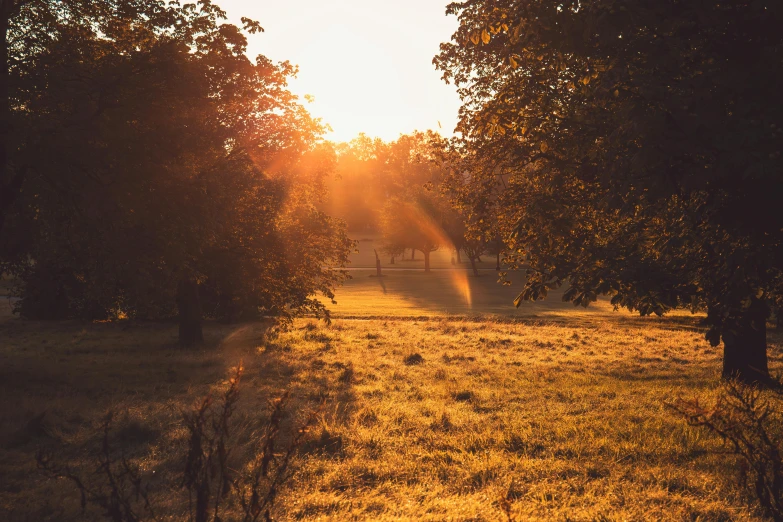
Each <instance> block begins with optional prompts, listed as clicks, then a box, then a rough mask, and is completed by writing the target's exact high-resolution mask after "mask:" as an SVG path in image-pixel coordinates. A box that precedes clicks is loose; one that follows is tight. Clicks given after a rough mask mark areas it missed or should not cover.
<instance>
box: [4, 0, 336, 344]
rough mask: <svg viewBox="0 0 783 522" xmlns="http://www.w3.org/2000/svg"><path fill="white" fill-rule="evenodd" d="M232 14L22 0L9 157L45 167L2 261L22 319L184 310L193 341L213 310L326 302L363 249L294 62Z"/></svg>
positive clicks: (11, 224)
mask: <svg viewBox="0 0 783 522" xmlns="http://www.w3.org/2000/svg"><path fill="white" fill-rule="evenodd" d="M224 17H225V14H224V13H223V12H222V11H221V10H220V9H219V8H217V7H216V6H215V5H213V4H212V3H211V2H209V1H207V0H202V1H200V2H198V3H197V4H185V5H183V6H179V5H177V4H170V3H167V2H158V1H151V0H137V1H134V2H119V1H109V0H105V1H104V0H100V1H96V2H78V1H76V0H74V1H70V2H45V1H43V0H36V1H31V2H29V3H27V4H24V5H22V7H21V9H20V11H19V14H18V16H17V18H16V19H15V22H14V23H15V24H16V25H15V27H16V29H15V30H16V31H17V32H18V33H19V34H21V35H23V36H21V38H22V39H23V40H24V41H25V43H24V45H18V46H16V47H15V48H14V49H15V52H16V54H15V55H14V57H13V59H14V63H15V64H17V65H16V66H15V68H12V73H13V74H12V75H11V77H12V80H13V81H12V84H11V85H12V96H11V99H12V100H13V102H14V104H13V106H12V108H13V111H12V112H13V115H14V121H15V122H17V123H16V127H17V128H18V129H20V134H21V135H23V136H24V139H20V140H18V142H17V143H16V144H15V145H14V148H13V150H14V160H13V161H12V162H11V164H13V165H25V168H26V169H27V172H28V173H29V175H28V176H26V178H25V180H24V183H23V184H22V186H21V190H20V192H19V195H18V196H17V197H16V201H15V203H14V205H13V207H11V212H10V213H8V214H6V216H7V220H6V226H5V227H4V230H3V231H2V232H0V262H2V268H3V269H5V270H8V271H11V272H14V273H16V274H18V275H19V276H20V277H21V280H22V281H23V283H24V287H23V289H22V300H21V301H20V310H21V312H22V313H23V314H25V315H27V316H32V317H63V316H81V317H106V316H111V315H118V314H125V315H132V316H135V317H140V318H144V317H167V316H169V315H172V314H175V313H176V312H177V310H178V311H179V315H180V340H181V342H182V343H183V344H186V345H190V344H194V343H197V342H198V341H199V340H200V339H201V337H202V336H201V333H200V328H201V327H200V323H201V313H202V311H204V312H206V313H208V314H210V315H213V316H221V317H226V318H233V317H240V316H243V315H245V314H247V313H255V314H258V312H259V310H261V311H264V312H265V313H273V314H276V315H282V316H290V315H291V314H294V313H298V312H302V311H305V310H307V311H313V312H316V313H326V310H325V308H324V307H323V305H322V304H321V303H320V301H318V300H316V299H314V298H313V294H314V293H317V292H321V293H323V294H325V295H327V296H328V297H333V294H332V289H333V287H334V286H335V285H336V284H337V283H339V281H340V279H341V277H343V274H341V273H340V272H339V271H332V270H330V269H329V268H326V267H328V266H329V265H338V266H339V265H341V264H344V263H345V262H346V256H347V253H348V249H349V247H350V242H349V241H348V239H347V238H346V237H345V235H344V232H343V231H342V229H341V227H340V226H339V224H338V223H336V222H334V221H333V220H332V219H331V218H329V217H328V216H326V215H324V214H323V213H322V212H320V211H318V210H317V208H316V204H317V200H318V199H319V198H320V197H321V195H322V190H321V189H322V187H321V185H322V183H321V179H322V177H323V172H324V171H325V170H328V169H330V168H331V165H332V162H330V160H329V155H328V154H323V153H322V151H320V149H319V147H318V146H317V140H318V136H319V135H320V133H321V132H322V128H321V126H320V124H319V123H318V122H317V121H315V120H313V119H312V118H311V117H310V116H309V114H307V112H306V111H305V110H304V109H303V107H302V106H301V105H300V104H299V103H298V100H297V99H296V97H295V96H294V95H292V94H291V93H290V92H289V91H288V89H287V83H286V82H287V78H288V77H290V76H291V75H292V74H293V73H294V72H295V68H293V67H292V66H291V65H290V64H288V63H287V62H283V63H280V64H275V63H272V62H271V61H270V60H268V59H266V58H265V57H258V58H257V59H256V61H255V62H253V61H251V60H249V59H248V58H247V56H246V55H245V51H246V45H247V40H246V37H245V36H244V35H243V33H242V31H241V30H240V29H239V28H238V27H235V26H233V25H230V24H225V23H222V20H223V19H224ZM244 24H245V29H246V30H248V31H250V32H255V31H258V30H260V27H259V26H258V24H257V23H255V22H252V21H250V20H244ZM25 29H29V30H30V31H29V34H28V33H27V32H25ZM202 298H205V300H204V301H202ZM175 304H176V306H175Z"/></svg>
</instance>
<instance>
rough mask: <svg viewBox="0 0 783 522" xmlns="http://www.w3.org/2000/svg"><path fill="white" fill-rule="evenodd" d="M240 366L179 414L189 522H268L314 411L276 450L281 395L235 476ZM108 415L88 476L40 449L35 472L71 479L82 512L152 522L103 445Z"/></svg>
mask: <svg viewBox="0 0 783 522" xmlns="http://www.w3.org/2000/svg"><path fill="white" fill-rule="evenodd" d="M241 377H242V367H241V366H240V367H238V368H237V370H236V372H235V373H234V375H233V376H232V377H231V379H230V380H229V385H228V388H227V389H226V391H225V392H224V393H223V395H222V397H221V400H220V401H218V402H217V403H216V402H215V401H214V400H213V398H212V397H211V396H208V397H205V398H204V399H203V400H202V401H200V402H199V403H198V404H197V405H196V406H195V407H194V408H193V410H192V411H190V412H187V413H185V414H184V416H183V417H184V424H185V427H186V429H187V430H188V434H189V437H188V447H187V452H186V453H185V455H184V456H183V463H182V464H183V465H182V469H183V473H182V481H181V485H182V487H183V489H184V490H186V491H187V496H188V499H189V502H190V510H189V513H190V515H189V520H191V521H194V522H220V521H221V520H238V521H242V522H255V521H257V520H264V521H271V520H272V518H271V513H270V510H271V507H272V505H273V504H274V501H275V498H276V497H277V494H278V492H279V490H280V488H281V486H282V485H283V484H285V483H286V482H287V481H288V480H289V479H290V478H291V475H292V471H291V466H290V464H291V459H292V457H293V455H294V454H295V453H296V451H297V450H298V449H299V447H300V446H301V445H302V442H303V439H304V437H305V435H306V434H307V432H308V431H309V429H310V427H311V426H312V424H313V423H314V421H315V412H313V413H311V414H310V416H309V417H308V419H307V420H306V422H305V423H304V424H303V425H302V426H301V427H300V428H299V429H298V430H296V433H295V434H294V436H293V437H292V439H291V441H290V442H289V443H288V444H287V446H285V447H284V448H283V449H282V451H280V449H279V448H278V446H279V443H280V431H281V429H280V426H281V422H282V419H283V416H284V412H285V405H286V401H287V398H288V396H287V394H284V395H283V396H282V397H281V398H278V399H275V400H273V401H270V403H269V411H270V419H269V421H268V423H266V426H265V429H264V435H263V436H262V437H260V438H259V442H258V445H257V447H256V451H255V456H254V458H253V460H252V461H251V462H248V463H247V465H246V466H244V467H243V470H242V471H237V470H233V469H231V468H230V467H229V464H228V459H229V455H230V454H231V451H232V447H233V442H234V438H233V437H232V431H233V430H232V426H231V417H232V414H233V413H234V410H235V408H236V404H237V401H238V400H239V383H240V379H241ZM111 428H112V416H111V415H108V416H107V417H106V419H105V420H104V422H103V424H102V443H101V449H100V452H99V453H98V455H97V458H96V460H97V466H96V468H95V470H94V471H93V472H92V473H90V474H87V475H80V474H77V473H75V472H74V471H72V470H71V469H70V468H69V467H67V466H60V465H58V464H57V463H56V462H55V461H54V459H53V458H52V456H51V455H50V454H48V453H46V452H44V451H39V452H38V454H37V455H36V460H37V463H38V468H39V469H41V470H43V471H44V472H45V473H46V474H47V475H48V476H49V477H51V478H65V479H68V480H70V481H71V482H72V483H73V484H74V485H75V486H76V488H77V490H78V491H79V494H80V496H81V506H82V509H84V508H86V507H87V506H88V505H93V506H97V507H99V508H101V510H102V511H103V515H104V516H105V517H106V518H107V519H108V520H111V521H112V522H141V521H145V520H158V518H157V517H156V515H155V511H154V509H153V507H154V506H153V502H151V499H150V497H149V494H148V493H149V487H148V486H147V485H146V484H144V480H143V478H142V476H141V473H140V470H139V468H138V466H136V465H134V464H133V463H132V462H130V461H129V460H127V459H126V458H125V456H124V453H123V452H122V451H120V454H121V455H122V456H121V457H119V458H117V457H115V456H114V455H116V453H117V451H116V450H115V449H114V448H112V446H111V444H110V432H111Z"/></svg>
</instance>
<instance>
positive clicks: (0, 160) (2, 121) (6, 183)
mask: <svg viewBox="0 0 783 522" xmlns="http://www.w3.org/2000/svg"><path fill="white" fill-rule="evenodd" d="M10 10H11V6H10V2H9V1H8V0H6V1H2V2H0V61H2V65H0V66H2V70H0V232H2V231H3V224H4V223H5V216H6V214H7V213H8V207H10V206H11V203H12V202H13V200H14V199H15V198H16V194H17V193H18V191H19V187H14V186H12V185H13V181H14V180H9V179H8V178H9V171H10V168H9V165H8V138H9V136H10V135H11V129H10V125H11V100H10V96H11V93H10V86H9V81H10V77H9V73H8V24H9V16H10V15H11V12H10Z"/></svg>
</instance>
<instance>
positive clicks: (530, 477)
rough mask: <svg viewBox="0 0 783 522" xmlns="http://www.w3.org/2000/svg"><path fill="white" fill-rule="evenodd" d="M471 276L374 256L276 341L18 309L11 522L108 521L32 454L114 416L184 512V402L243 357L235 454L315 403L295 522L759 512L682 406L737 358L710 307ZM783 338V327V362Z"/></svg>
mask: <svg viewBox="0 0 783 522" xmlns="http://www.w3.org/2000/svg"><path fill="white" fill-rule="evenodd" d="M461 272H462V271H451V270H442V271H434V272H433V273H431V274H424V273H419V272H414V271H405V272H391V271H390V272H387V274H386V276H385V277H383V278H381V279H378V278H375V277H370V276H371V275H372V274H373V272H371V271H361V270H357V271H354V272H352V274H353V276H354V277H353V279H351V280H350V281H348V282H347V283H346V285H345V286H344V287H343V288H342V289H341V290H340V291H339V292H338V294H337V304H336V305H334V306H332V309H333V320H332V323H331V324H330V325H327V324H324V323H323V322H317V321H315V320H313V319H306V318H305V319H299V320H296V321H295V322H294V324H293V325H292V328H291V329H290V330H289V331H287V332H284V333H282V334H281V335H280V336H279V337H277V338H276V339H267V338H265V337H264V332H265V329H266V326H267V325H265V324H263V323H254V324H243V325H220V324H214V323H211V324H208V325H207V327H206V330H205V333H206V337H207V344H206V345H205V346H204V348H203V349H199V350H196V351H185V350H181V349H179V348H177V347H176V334H177V332H176V328H175V327H173V326H171V325H168V324H165V323H161V324H142V325H137V324H132V323H128V324H124V323H81V322H31V321H19V320H17V319H14V318H11V317H10V316H9V314H8V312H7V310H6V309H5V308H3V309H2V310H0V313H2V319H0V339H2V346H1V347H0V397H2V399H0V418H1V419H2V421H1V422H0V441H2V449H0V515H1V516H0V518H2V519H3V520H13V521H16V520H19V521H22V520H85V519H86V520H98V519H100V517H99V512H98V511H95V510H94V509H93V508H88V510H87V511H86V512H82V510H81V508H80V506H79V498H78V495H77V493H76V491H75V489H74V488H73V486H71V485H70V484H68V483H67V482H66V481H63V480H55V481H53V480H50V479H47V478H46V477H44V476H43V475H42V474H41V473H40V472H38V471H37V470H36V465H35V453H36V451H37V450H38V449H39V448H42V447H43V448H48V449H50V450H51V451H53V453H54V454H55V455H57V457H58V458H59V459H60V460H61V461H62V462H63V463H64V464H67V465H69V466H71V467H72V468H73V469H75V470H82V471H84V472H86V471H87V470H89V469H90V466H92V462H93V460H94V457H93V455H94V453H95V450H96V447H97V446H98V445H99V443H100V433H99V427H100V423H101V419H103V417H104V416H105V415H106V414H107V412H109V411H112V412H114V413H115V424H114V430H113V434H112V436H113V440H114V441H115V443H116V444H118V445H120V446H121V447H122V448H123V450H124V451H125V452H126V454H127V455H128V456H129V457H130V458H132V459H133V460H134V462H137V463H138V464H139V465H140V466H141V469H142V471H143V473H144V476H145V479H146V480H148V481H150V484H152V485H153V487H152V491H153V500H154V501H155V502H156V505H158V506H160V508H159V511H160V512H162V513H163V514H164V515H165V516H167V517H169V518H168V519H170V520H179V519H182V518H183V517H184V516H185V515H184V514H185V513H187V503H186V502H185V501H184V500H183V499H182V497H181V495H179V496H178V495H177V494H176V492H177V491H179V490H178V486H179V484H178V483H177V479H176V477H177V476H178V473H179V472H180V471H181V470H180V469H179V466H180V462H181V459H179V458H178V456H179V455H181V453H182V451H184V449H183V448H184V444H185V438H186V433H185V430H184V429H183V426H182V412H183V411H186V410H187V409H188V408H190V407H191V406H192V405H193V404H194V403H195V402H196V401H197V400H198V399H199V398H201V397H203V396H204V395H206V394H209V393H213V394H215V393H219V392H220V391H221V390H222V389H224V387H225V386H226V378H227V377H228V376H229V375H230V374H231V371H232V368H233V367H235V366H237V365H238V364H240V362H241V363H242V364H243V365H244V367H245V377H244V379H243V384H242V396H241V400H240V407H239V410H238V411H237V413H236V414H235V416H234V417H233V422H234V423H235V426H236V434H235V436H236V437H237V441H238V442H237V444H238V448H237V451H236V452H235V457H236V458H240V457H241V456H243V455H246V454H248V453H249V452H252V448H253V441H254V440H256V439H257V438H258V436H259V430H260V427H261V426H262V425H263V422H264V421H265V419H266V408H267V406H266V405H267V400H268V399H270V398H273V397H277V396H279V395H281V393H282V392H283V391H284V390H288V391H289V392H290V394H291V402H290V403H289V406H288V409H287V412H288V415H287V417H286V420H285V427H286V429H291V428H292V427H293V426H297V425H298V424H299V423H301V422H302V421H303V419H304V417H305V416H306V415H307V413H308V412H310V411H316V412H317V414H316V415H317V421H316V424H315V425H314V427H313V428H312V429H311V431H310V433H309V434H308V439H307V441H306V442H305V444H304V445H303V446H302V447H301V448H300V450H299V452H298V453H297V456H296V459H295V470H296V473H295V475H294V477H293V479H292V481H290V482H289V483H288V484H287V485H286V487H285V488H284V490H283V491H282V492H281V496H280V498H279V500H278V502H277V503H276V505H275V513H274V514H275V518H276V519H279V520H335V521H337V520H463V521H468V520H473V521H477V520H508V518H509V515H510V517H511V519H513V520H562V521H566V520H571V521H576V520H584V521H593V520H618V521H619V520H694V521H695V520H700V521H727V520H756V519H759V520H760V518H759V517H758V516H757V513H756V512H755V511H754V506H753V504H752V501H751V500H750V499H748V498H745V497H744V496H743V494H742V492H741V489H740V488H738V486H737V471H736V466H735V465H734V463H733V461H732V460H731V459H730V458H728V457H727V456H726V455H724V454H722V453H721V452H720V450H721V448H722V446H721V445H720V442H719V441H717V440H715V439H714V438H713V437H711V436H709V435H707V434H706V433H704V432H702V431H701V430H699V429H697V428H692V427H690V426H688V425H687V424H686V423H685V422H684V421H683V420H682V419H680V418H678V417H677V416H676V415H674V414H673V413H672V412H671V411H670V410H669V409H668V408H667V407H666V403H667V402H669V401H672V400H674V399H676V398H677V397H685V398H700V399H702V400H703V401H705V402H706V403H709V402H710V401H711V400H713V399H714V397H715V394H716V389H717V387H718V385H719V373H720V361H721V352H720V349H719V348H713V347H710V346H709V345H708V344H707V343H706V341H704V338H703V331H702V330H701V329H700V327H699V325H698V322H699V319H700V318H699V317H698V316H695V317H694V316H690V314H687V315H685V314H682V315H677V316H673V317H667V318H663V319H657V318H639V317H636V316H634V315H632V314H630V313H625V312H614V311H613V310H612V309H611V306H609V305H608V303H606V302H605V301H599V303H597V305H596V306H591V307H590V308H588V309H581V308H580V309H575V308H574V307H573V305H570V304H563V303H562V302H560V301H559V299H558V295H553V296H550V299H549V300H547V301H544V302H541V303H534V304H530V303H528V304H523V306H522V307H520V308H519V309H515V308H514V307H513V306H512V305H511V299H513V296H514V295H515V292H516V290H515V289H514V288H506V287H502V286H499V285H496V283H495V280H496V275H495V274H494V272H489V271H487V272H482V274H483V275H482V276H481V277H479V278H473V277H470V276H468V277H463V275H465V274H462V273H461ZM465 285H467V286H465ZM466 289H467V291H469V294H470V302H468V300H466V299H464V297H465V295H466V293H465V292H466ZM460 298H463V299H462V300H460ZM3 304H5V302H4V303H3ZM781 348H783V338H781V336H780V333H779V332H776V331H774V330H773V331H771V332H770V362H771V366H772V371H773V373H774V372H776V371H778V370H779V369H780V367H781V360H782V358H783V352H782V350H781Z"/></svg>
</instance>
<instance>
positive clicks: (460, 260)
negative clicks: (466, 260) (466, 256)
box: [457, 248, 462, 263]
mask: <svg viewBox="0 0 783 522" xmlns="http://www.w3.org/2000/svg"><path fill="white" fill-rule="evenodd" d="M457 263H462V256H460V254H459V248H458V249H457Z"/></svg>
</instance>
